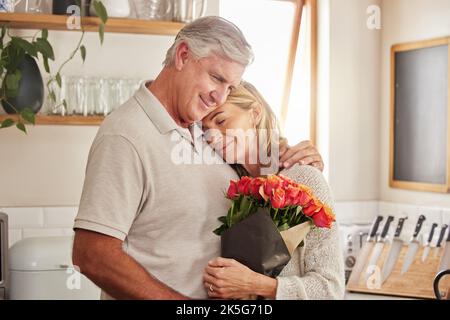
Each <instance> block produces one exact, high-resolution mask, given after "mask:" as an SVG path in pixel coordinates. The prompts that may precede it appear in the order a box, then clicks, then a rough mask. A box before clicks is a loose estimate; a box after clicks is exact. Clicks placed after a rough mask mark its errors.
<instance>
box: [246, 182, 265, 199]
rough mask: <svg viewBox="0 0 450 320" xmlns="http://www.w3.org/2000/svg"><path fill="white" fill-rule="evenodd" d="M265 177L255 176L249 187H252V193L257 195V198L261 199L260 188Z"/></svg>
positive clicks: (254, 195)
mask: <svg viewBox="0 0 450 320" xmlns="http://www.w3.org/2000/svg"><path fill="white" fill-rule="evenodd" d="M264 181H265V179H264V178H261V177H259V178H255V179H253V180H252V181H251V182H250V185H249V188H250V194H251V195H252V196H253V197H255V198H256V199H261V198H262V195H261V194H260V192H259V190H260V188H261V186H262V185H263V184H264Z"/></svg>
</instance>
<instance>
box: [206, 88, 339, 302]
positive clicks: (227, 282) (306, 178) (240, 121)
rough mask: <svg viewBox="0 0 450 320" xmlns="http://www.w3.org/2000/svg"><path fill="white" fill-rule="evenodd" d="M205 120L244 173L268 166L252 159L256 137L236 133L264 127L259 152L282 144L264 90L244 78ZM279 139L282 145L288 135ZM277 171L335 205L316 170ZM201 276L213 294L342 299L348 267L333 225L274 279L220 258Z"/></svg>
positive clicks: (315, 233)
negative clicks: (257, 88)
mask: <svg viewBox="0 0 450 320" xmlns="http://www.w3.org/2000/svg"><path fill="white" fill-rule="evenodd" d="M202 123H203V128H204V130H205V131H206V132H207V133H208V132H216V134H210V135H209V141H210V143H211V145H212V146H213V148H214V149H216V151H217V152H218V153H219V154H220V155H221V156H222V157H223V158H224V160H225V161H226V162H227V163H229V164H230V165H232V166H233V168H235V170H236V172H237V173H238V174H239V175H240V176H243V175H248V176H259V175H260V174H261V172H262V169H263V168H264V166H263V165H262V164H261V163H260V162H258V161H253V162H252V161H250V159H255V157H254V156H252V155H251V154H250V153H251V152H255V148H254V145H255V139H253V138H249V137H248V136H246V138H244V139H242V138H237V137H236V136H235V135H234V133H236V132H239V131H237V130H240V131H241V132H242V131H245V132H251V131H254V133H255V135H249V136H250V137H255V136H256V137H257V136H258V135H257V133H258V132H259V131H261V130H264V132H265V133H266V135H265V136H263V138H260V139H259V140H258V138H256V142H257V143H256V145H257V147H256V149H257V150H256V151H257V152H258V154H260V153H261V149H265V150H262V151H266V152H267V153H268V154H269V155H270V154H271V153H272V152H273V151H274V148H276V147H278V145H277V143H275V145H274V144H273V142H271V140H272V141H273V137H276V135H277V132H278V125H277V121H276V117H275V115H274V113H273V111H272V110H271V108H270V106H269V105H268V104H267V103H266V101H265V100H264V98H263V97H262V96H261V94H260V93H259V92H258V91H257V90H256V89H255V88H254V87H253V86H252V85H251V84H250V83H248V82H242V84H241V85H240V86H239V87H238V88H236V89H235V90H234V91H233V92H231V94H230V95H229V97H228V99H227V102H226V103H225V104H224V105H223V106H221V107H219V108H218V109H216V110H215V111H214V112H212V113H211V114H209V115H208V116H207V117H205V118H204V119H203V121H202ZM217 132H219V133H220V136H221V137H220V138H218V136H217ZM230 133H231V134H230ZM207 136H208V134H207ZM271 137H272V139H271ZM261 139H265V141H260V140H261ZM277 142H279V143H280V144H281V145H283V144H284V139H279V141H277ZM239 150H240V151H239ZM256 159H259V157H256ZM279 173H280V174H282V175H285V176H287V177H289V178H291V179H293V180H294V181H296V182H298V183H301V184H305V185H307V186H309V187H310V188H311V190H312V191H313V193H314V194H315V195H316V196H317V197H318V198H319V199H320V200H321V201H323V202H324V203H326V204H327V205H328V206H330V207H331V208H333V200H332V197H331V192H330V189H329V187H328V185H327V182H326V181H325V179H324V177H323V175H322V173H321V172H320V171H319V170H318V169H317V168H314V167H313V166H302V165H299V164H295V165H294V166H292V167H290V168H289V169H284V170H282V171H281V172H279ZM203 280H204V285H205V289H206V290H207V291H208V295H209V297H210V298H218V299H245V298H247V297H249V296H254V295H257V296H260V297H264V298H266V299H283V300H285V299H342V298H343V296H344V286H345V285H344V283H345V282H344V265H343V257H342V251H341V250H340V246H339V239H338V227H337V224H336V223H335V224H334V226H333V227H332V228H331V229H313V230H312V231H310V233H309V234H308V236H307V237H306V239H305V245H304V246H303V247H299V248H297V249H296V251H295V252H294V254H293V256H292V259H291V261H290V262H289V263H288V265H287V266H286V267H285V268H284V269H283V271H282V273H281V274H280V275H279V276H278V277H277V278H276V279H274V278H270V277H267V276H265V275H262V274H259V273H256V272H254V271H252V270H250V269H249V268H247V267H246V266H244V265H242V264H241V263H239V262H237V261H235V260H232V259H225V258H221V257H218V258H216V259H213V260H212V261H210V262H209V264H208V266H206V268H205V272H204V275H203Z"/></svg>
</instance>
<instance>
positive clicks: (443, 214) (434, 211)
mask: <svg viewBox="0 0 450 320" xmlns="http://www.w3.org/2000/svg"><path fill="white" fill-rule="evenodd" d="M77 210H78V208H77V207H43V208H42V207H36V208H0V211H2V212H5V213H6V214H8V218H9V245H10V246H12V245H13V244H14V243H16V242H17V241H19V240H21V239H23V238H29V237H41V236H62V235H72V234H73V230H72V226H73V221H74V218H75V216H76V214H77ZM335 211H336V217H337V220H338V221H339V223H340V224H341V225H344V226H345V225H352V224H370V223H372V221H373V219H374V218H375V216H376V215H378V214H381V215H384V216H388V215H393V216H395V218H396V220H395V221H394V222H393V223H392V224H393V225H395V224H396V221H397V219H398V218H399V217H401V216H408V220H407V223H406V224H405V227H404V232H403V234H404V236H405V237H409V236H410V234H411V233H412V230H413V228H414V225H415V223H416V221H417V218H418V216H419V215H420V214H424V215H425V216H426V217H427V220H426V221H425V223H424V226H423V228H424V229H423V230H424V231H425V232H424V234H425V235H426V233H427V232H428V230H429V228H430V227H431V225H432V223H433V222H436V223H438V224H439V225H441V224H443V223H446V224H450V208H439V207H420V206H412V205H408V204H401V203H391V202H383V201H358V202H337V203H336V204H335ZM394 229H395V228H391V231H392V232H394ZM436 238H437V237H435V239H436Z"/></svg>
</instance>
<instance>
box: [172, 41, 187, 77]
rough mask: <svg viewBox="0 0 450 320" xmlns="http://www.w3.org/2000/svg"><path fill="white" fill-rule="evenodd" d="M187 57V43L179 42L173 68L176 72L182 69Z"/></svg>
mask: <svg viewBox="0 0 450 320" xmlns="http://www.w3.org/2000/svg"><path fill="white" fill-rule="evenodd" d="M188 56H189V47H188V45H187V43H185V42H181V43H180V44H179V45H178V47H177V48H176V50H175V68H176V69H177V70H178V71H181V69H183V66H184V65H185V64H186V61H187V59H188Z"/></svg>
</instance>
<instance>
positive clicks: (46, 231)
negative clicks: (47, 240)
mask: <svg viewBox="0 0 450 320" xmlns="http://www.w3.org/2000/svg"><path fill="white" fill-rule="evenodd" d="M64 235H66V234H65V229H63V228H58V229H57V228H52V229H50V228H39V229H38V228H27V229H23V238H24V239H25V238H32V237H58V236H64Z"/></svg>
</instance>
